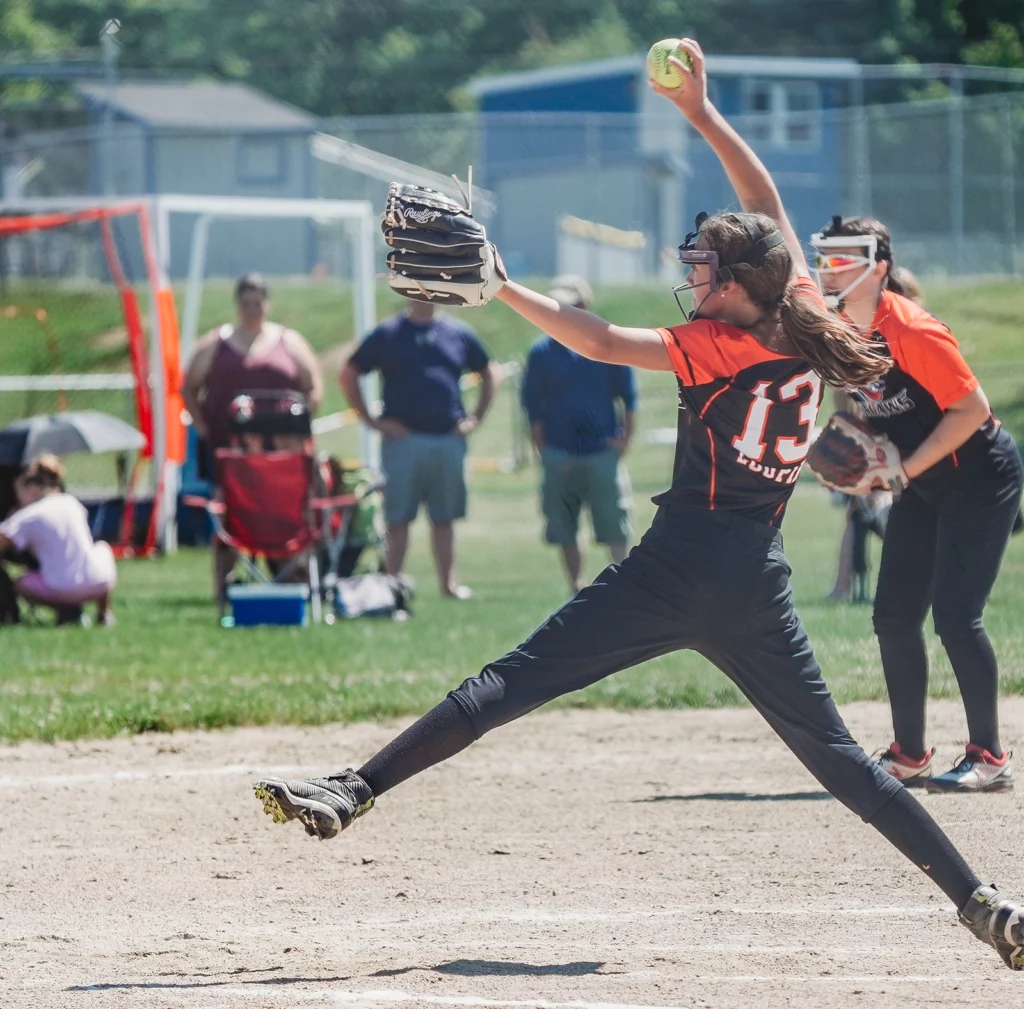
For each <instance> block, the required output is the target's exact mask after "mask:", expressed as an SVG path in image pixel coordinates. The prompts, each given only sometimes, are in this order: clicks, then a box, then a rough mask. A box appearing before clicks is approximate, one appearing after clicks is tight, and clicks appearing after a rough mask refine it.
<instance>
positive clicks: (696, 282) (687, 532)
mask: <svg viewBox="0 0 1024 1009" xmlns="http://www.w3.org/2000/svg"><path fill="white" fill-rule="evenodd" d="M684 45H685V47H686V49H687V51H688V52H689V54H690V56H691V57H692V59H693V72H692V73H689V72H688V71H686V70H685V69H684V68H683V67H682V64H681V63H680V64H679V67H680V69H681V70H682V72H683V73H684V74H685V81H686V83H685V85H684V86H683V87H682V88H680V89H677V91H672V92H662V93H663V94H666V95H668V96H669V97H671V98H672V99H673V100H674V101H675V103H676V105H677V106H678V107H679V108H680V109H681V111H682V112H683V113H684V114H685V115H686V116H687V117H688V118H689V119H690V121H691V122H692V123H693V125H694V126H695V127H696V128H697V130H698V131H699V132H700V133H701V134H702V135H703V136H704V138H705V139H706V140H707V142H708V143H709V144H710V145H711V147H712V148H713V149H714V150H715V152H716V153H717V154H718V156H719V158H720V159H721V161H722V164H723V166H724V168H725V170H726V173H727V174H728V176H729V179H730V181H731V182H732V184H733V188H734V189H735V190H736V193H737V196H738V197H739V200H740V203H741V205H742V206H743V210H744V213H740V214H715V215H714V216H711V217H704V218H703V219H702V220H701V222H700V226H699V227H698V230H697V232H696V233H694V234H692V235H690V236H689V239H688V241H687V242H685V243H684V245H683V246H682V247H681V249H680V258H681V259H682V261H683V262H685V263H687V264H689V266H690V272H689V274H688V275H687V278H686V283H685V284H684V285H683V287H682V288H681V289H680V290H686V291H689V292H692V295H693V302H694V310H693V312H692V314H691V315H690V318H689V321H688V323H687V324H685V325H681V326H672V327H668V328H665V329H639V328H638V329H630V328H625V327H622V326H616V325H612V324H610V323H607V322H605V321H604V320H602V319H600V318H598V317H597V316H595V315H591V314H590V313H588V312H585V311H582V310H580V309H575V308H571V307H567V306H564V305H561V304H559V303H558V302H557V301H554V300H553V299H551V298H547V297H545V296H543V295H540V294H537V293H534V292H533V291H530V290H528V289H527V288H525V287H523V286H521V285H519V284H515V283H511V282H509V283H507V284H506V285H505V286H504V287H503V288H502V289H501V290H500V291H499V292H498V294H497V297H498V298H500V299H501V300H502V301H504V302H505V304H506V305H508V306H509V307H510V308H512V309H513V310H514V311H516V312H518V313H519V314H520V315H521V316H523V317H524V318H525V319H527V320H528V321H529V322H531V323H532V324H533V325H535V326H536V327H537V328H538V329H540V330H542V331H543V332H545V333H548V334H550V335H551V336H553V337H554V338H555V339H556V340H558V341H560V342H562V343H564V344H565V345H566V346H568V347H571V348H572V349H573V350H575V351H577V352H578V353H580V354H583V355H584V356H586V357H590V358H592V359H595V360H599V361H607V362H610V363H615V364H626V365H632V366H634V367H639V368H647V369H649V370H653V371H674V372H675V374H676V377H677V378H678V382H679V395H680V411H679V427H680V431H679V439H678V448H677V453H676V463H675V472H674V474H673V479H672V486H671V488H670V490H668V491H667V492H666V493H665V494H663V495H661V496H660V497H659V498H656V499H655V500H656V502H657V503H658V505H659V510H658V513H657V516H656V517H655V520H654V523H653V525H652V526H651V528H650V529H649V530H648V531H647V533H646V534H645V535H644V537H643V539H642V541H641V542H640V543H639V544H638V545H637V546H636V547H634V549H633V550H632V551H631V552H630V554H629V556H628V557H627V558H626V559H625V561H623V563H622V564H621V565H612V566H611V567H608V568H606V569H605V570H604V572H602V574H601V575H599V576H598V578H597V579H596V581H595V582H594V583H593V584H592V585H589V586H587V587H586V588H584V589H582V590H580V592H578V593H577V594H576V595H575V596H574V597H573V599H572V600H570V602H568V603H567V604H566V605H565V606H563V607H562V608H561V609H559V610H558V611H557V612H556V613H554V614H553V615H552V616H551V617H550V618H549V619H548V620H547V621H546V622H545V623H543V624H541V626H540V627H538V628H537V630H536V631H534V632H533V634H531V635H530V637H529V638H528V639H527V640H526V641H525V642H523V644H521V645H519V646H518V647H517V648H515V649H513V650H512V651H510V652H508V653H507V654H506V655H504V656H502V657H501V658H499V659H497V660H496V661H494V662H491V663H489V664H488V665H487V666H485V667H484V669H483V671H482V672H481V673H480V674H479V675H478V676H474V677H472V678H471V679H468V680H466V681H465V682H464V683H463V684H462V685H461V686H460V687H458V688H457V689H456V690H454V691H452V692H451V693H450V694H449V695H448V697H447V698H446V699H445V700H444V701H442V702H441V703H440V704H439V705H437V706H436V707H435V708H433V709H432V710H431V711H429V712H428V713H427V714H426V715H424V716H423V717H422V718H421V719H420V720H419V721H417V722H416V723H415V724H413V725H412V726H410V727H409V728H408V729H406V730H405V731H404V732H402V733H401V734H400V735H399V736H398V737H397V738H396V739H394V740H393V741H392V742H391V743H389V744H388V745H387V746H385V747H384V749H383V750H381V751H380V752H379V753H378V754H376V755H375V756H373V757H371V758H370V760H369V761H368V762H367V763H366V764H364V765H363V766H362V767H361V768H359V770H358V771H353V770H346V771H342V772H339V773H337V774H332V775H329V776H327V777H324V778H315V779H312V780H306V781H283V780H279V779H267V780H263V781H260V782H258V783H257V785H256V794H257V796H258V797H259V798H260V799H261V800H262V801H263V804H264V809H265V810H266V812H267V813H269V814H271V815H272V816H273V817H274V820H275V821H276V822H279V823H284V822H286V821H288V820H292V819H298V820H299V821H300V822H301V823H302V824H303V825H304V826H305V828H306V831H307V832H308V833H309V834H311V835H314V836H318V837H320V838H322V839H323V838H331V837H334V836H335V835H336V834H337V833H338V832H339V831H340V830H342V829H344V828H345V827H347V826H349V824H351V823H352V821H353V820H354V819H355V818H356V817H358V816H360V815H362V814H364V813H366V812H367V811H369V809H370V808H371V807H372V805H373V803H374V801H375V799H376V798H377V797H378V796H380V795H381V794H383V793H384V792H386V791H387V790H388V789H390V788H393V787H394V786H395V785H398V784H399V783H400V782H402V781H405V780H406V779H407V778H410V777H412V776H413V775H414V774H417V773H418V772H420V771H422V770H424V769H425V768H427V767H430V766H431V765H433V764H436V763H438V762H440V761H442V760H445V759H447V758H449V757H451V756H453V755H454V754H456V753H458V752H459V751H460V750H462V749H464V748H465V747H467V746H469V745H470V744H471V743H472V742H474V741H475V740H476V739H478V738H479V737H480V736H481V735H482V734H483V733H485V732H488V731H489V730H491V729H494V728H497V727H498V726H499V725H503V724H505V723H506V722H510V721H512V720H513V719H515V718H519V717H520V716H522V715H525V714H526V713H527V712H529V711H532V710H533V709H534V708H537V707H539V706H540V705H542V704H544V703H545V702H546V701H549V700H551V699H552V698H554V697H558V696H560V695H562V694H565V693H568V692H569V691H573V690H578V689H580V688H582V687H585V686H587V685H588V684H590V683H593V682H595V681H597V680H600V679H602V678H604V677H606V676H609V675H611V674H612V673H615V672H617V671H619V670H621V669H625V668H626V667H628V666H633V665H636V664H638V663H640V662H643V661H645V660H646V659H650V658H653V657H655V656H657V655H664V654H665V653H667V652H672V651H675V650H677V649H683V648H690V649H694V650H696V651H699V652H700V653H701V654H703V655H705V656H706V657H707V658H708V659H710V660H711V661H712V662H713V663H715V665H717V666H718V667H719V668H720V669H721V670H722V671H723V672H724V673H725V674H726V675H727V676H729V677H730V679H732V681H733V682H734V683H735V684H736V685H737V686H738V687H739V688H740V690H742V691H743V693H744V694H745V695H746V696H747V697H748V698H749V699H750V701H751V703H752V704H753V705H754V707H755V708H757V710H758V711H760V712H761V714H762V715H763V716H764V717H765V719H766V720H767V721H768V723H769V724H770V725H771V726H772V728H774V729H775V731H776V732H778V734H779V735H780V736H781V737H782V739H783V740H785V742H786V743H787V744H788V745H789V747H790V748H791V749H792V750H793V752H794V753H795V754H796V756H797V757H798V758H799V759H800V760H801V761H802V762H803V763H804V764H805V765H806V767H807V768H808V770H810V772H811V773H812V774H813V775H814V776H815V777H816V778H817V779H818V780H819V781H820V782H821V783H822V784H823V785H824V786H825V787H826V788H828V789H829V791H831V792H832V793H833V795H835V796H836V797H837V798H838V799H840V801H842V802H843V803H844V804H845V805H847V806H848V807H849V808H850V809H852V810H853V811H854V812H856V813H858V814H859V815H860V816H861V817H862V818H863V819H864V820H866V821H867V822H868V823H871V824H872V825H873V826H875V827H876V828H877V829H878V830H879V831H880V832H881V833H882V834H883V835H884V836H885V837H886V838H888V839H889V840H890V841H891V842H892V843H893V844H894V845H895V846H896V847H897V848H898V849H899V850H900V851H902V852H903V853H904V854H905V855H906V856H907V857H908V858H910V859H911V860H912V861H913V862H914V863H915V864H916V865H918V866H919V867H920V868H921V869H922V870H923V871H924V872H926V873H927V874H928V875H929V876H930V877H931V878H932V879H933V880H934V881H935V882H936V883H937V884H938V885H939V886H940V887H941V888H942V889H943V890H944V891H945V892H946V893H947V894H948V895H949V897H950V898H951V899H952V900H953V901H954V903H955V904H956V906H957V907H958V908H960V909H961V919H962V920H963V921H964V923H965V924H966V925H968V927H970V928H971V930H972V931H973V932H974V933H975V934H976V935H977V936H978V937H979V938H982V939H983V940H984V941H986V942H988V943H990V944H991V945H993V946H995V948H996V949H997V950H998V952H999V953H1000V955H1001V956H1002V958H1003V960H1004V962H1005V963H1006V964H1007V965H1008V966H1011V967H1013V968H1014V969H1024V955H1022V949H1021V947H1022V946H1024V925H1022V924H1021V922H1020V914H1021V908H1020V906H1018V905H1016V904H1011V903H1009V902H1008V901H1005V900H1003V899H1002V898H1001V897H1000V896H999V895H998V894H997V892H996V891H995V889H994V888H992V887H985V886H982V885H981V883H980V881H979V880H978V878H977V877H976V876H975V874H974V873H973V872H972V871H971V869H970V867H969V866H968V865H967V863H966V862H965V861H964V859H963V858H962V857H961V856H960V854H959V853H958V852H957V851H956V849H955V848H954V847H953V846H952V844H951V843H950V841H949V840H948V838H947V837H946V836H945V835H944V834H943V833H942V831H941V830H940V829H939V827H938V826H937V825H936V823H935V821H934V820H932V818H931V817H930V816H929V815H928V813H927V812H925V810H924V809H923V808H922V807H921V806H920V805H919V804H918V802H917V801H916V800H915V799H914V798H913V796H912V795H911V794H910V793H909V792H908V791H907V790H906V789H905V788H904V787H903V785H902V784H901V783H900V782H899V781H898V780H897V779H896V778H894V777H892V776H891V775H889V774H887V773H886V772H885V771H884V770H883V769H882V768H881V767H879V765H878V764H877V763H875V762H874V761H872V760H871V759H870V758H869V757H868V755H867V754H866V753H865V752H864V751H863V750H862V749H861V748H860V747H859V746H858V745H857V744H856V742H854V740H853V738H852V737H851V736H850V733H849V731H848V730H847V728H846V726H845V725H844V724H843V721H842V719H841V718H840V716H839V712H838V711H837V710H836V707H835V704H834V703H833V701H832V698H831V696H830V694H829V691H828V688H827V686H826V685H825V682H824V680H823V679H822V676H821V670H820V668H819V666H818V664H817V662H816V661H815V659H814V655H813V653H812V651H811V646H810V643H809V642H808V640H807V635H806V634H805V633H804V630H803V627H802V626H801V623H800V620H799V618H798V617H797V615H796V613H795V611H794V609H793V597H792V594H791V592H790V588H789V574H790V569H789V565H788V563H787V561H786V558H785V555H784V554H783V551H782V542H781V536H780V532H779V526H780V525H781V523H782V519H783V515H784V512H785V508H786V502H787V501H788V500H789V497H790V495H791V494H792V492H793V486H794V482H795V479H796V474H797V472H798V471H799V469H800V466H801V464H802V462H803V459H804V457H805V455H806V453H807V449H808V446H809V442H810V436H811V431H812V430H813V426H814V421H815V417H816V415H817V411H818V405H819V399H820V394H821V381H822V378H824V379H826V380H828V381H831V382H835V383H837V384H839V385H841V386H845V387H854V386H861V385H865V384H868V383H870V382H873V381H877V380H879V379H880V378H881V377H882V375H884V374H885V372H886V371H888V369H889V366H890V363H891V362H890V360H889V357H888V355H886V354H885V352H884V348H881V347H874V346H872V345H870V344H869V343H867V342H866V341H865V340H864V339H863V338H862V337H861V336H860V334H859V333H858V332H857V331H856V330H855V329H854V328H853V327H852V326H851V325H850V324H849V323H847V322H844V321H843V320H842V319H840V318H839V317H837V316H835V315H832V314H830V313H829V311H828V309H827V308H826V306H825V304H824V301H823V300H822V298H821V295H820V293H819V292H818V290H817V287H816V285H814V283H813V281H812V280H811V279H810V276H809V271H808V269H807V264H806V262H805V260H804V255H803V252H802V251H801V248H800V243H799V242H798V240H797V238H796V236H795V234H794V233H793V229H792V227H791V226H790V223H789V221H788V219H787V218H786V215H785V212H784V211H783V208H782V203H781V201H780V199H779V195H778V192H777V190H776V189H775V186H774V184H773V182H772V180H771V177H770V176H769V175H768V173H767V172H766V170H765V168H764V166H763V165H762V164H761V163H760V162H759V161H758V160H757V157H756V156H755V155H754V153H753V151H751V150H750V148H749V147H748V146H747V145H746V144H745V143H744V142H743V141H742V140H741V139H740V137H739V136H738V135H737V134H736V133H735V132H734V131H733V130H732V129H731V128H730V127H729V126H728V124H727V123H726V122H725V120H724V119H723V118H722V117H721V116H720V115H719V114H718V112H717V111H716V110H715V109H714V108H713V107H712V106H711V104H710V103H709V102H708V100H707V82H706V78H705V75H704V58H703V55H702V53H701V51H700V48H699V47H698V46H697V44H696V43H694V42H692V41H689V40H686V41H685V42H684ZM819 376H820V377H819Z"/></svg>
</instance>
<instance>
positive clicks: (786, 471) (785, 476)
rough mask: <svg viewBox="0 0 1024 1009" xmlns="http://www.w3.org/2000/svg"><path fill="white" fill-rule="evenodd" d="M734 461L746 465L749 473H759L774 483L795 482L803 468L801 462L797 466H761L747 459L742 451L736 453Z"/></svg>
mask: <svg viewBox="0 0 1024 1009" xmlns="http://www.w3.org/2000/svg"><path fill="white" fill-rule="evenodd" d="M736 462H737V463H739V465H741V466H746V468H747V469H749V470H750V472H751V473H759V474H760V475H761V476H762V477H764V479H765V480H771V481H774V482H775V483H796V481H797V479H798V478H799V476H800V470H802V469H803V468H804V464H803V463H800V464H799V465H798V466H762V465H761V463H759V462H757V461H755V460H754V459H748V458H747V457H746V456H745V455H744V454H743V453H742V452H737V453H736Z"/></svg>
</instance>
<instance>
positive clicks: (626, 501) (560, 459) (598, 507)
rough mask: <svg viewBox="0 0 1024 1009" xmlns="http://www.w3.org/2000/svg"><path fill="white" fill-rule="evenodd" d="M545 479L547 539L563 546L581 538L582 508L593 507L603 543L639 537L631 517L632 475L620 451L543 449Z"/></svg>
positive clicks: (543, 506)
mask: <svg viewBox="0 0 1024 1009" xmlns="http://www.w3.org/2000/svg"><path fill="white" fill-rule="evenodd" d="M541 462H542V464H543V467H544V478H543V481H542V483H541V489H540V499H541V509H542V510H543V512H544V520H545V528H544V539H545V540H547V542H548V543H554V544H557V545H558V546H569V545H570V544H572V543H575V542H576V538H577V535H578V533H579V522H580V510H581V509H582V507H583V506H584V505H586V506H587V507H589V509H590V520H591V522H592V523H593V525H594V539H595V540H596V541H597V542H598V543H628V542H629V540H630V538H631V537H632V535H633V525H632V523H631V522H630V520H629V506H630V495H631V493H632V490H631V488H630V485H629V474H628V473H627V472H626V467H625V465H624V464H623V462H622V459H621V458H620V457H619V454H618V452H616V451H615V449H612V448H609V449H605V450H604V451H601V452H594V453H593V454H591V455H572V454H571V453H569V452H564V451H563V450H562V449H559V448H550V447H548V448H545V449H544V451H543V452H542V453H541Z"/></svg>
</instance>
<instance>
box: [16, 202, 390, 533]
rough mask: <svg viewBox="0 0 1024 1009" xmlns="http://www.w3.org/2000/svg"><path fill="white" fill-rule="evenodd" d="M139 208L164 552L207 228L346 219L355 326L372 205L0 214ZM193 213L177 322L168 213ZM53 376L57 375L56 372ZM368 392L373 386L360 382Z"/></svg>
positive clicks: (32, 208)
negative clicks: (228, 223) (221, 224)
mask: <svg viewBox="0 0 1024 1009" xmlns="http://www.w3.org/2000/svg"><path fill="white" fill-rule="evenodd" d="M88 211H97V212H100V213H140V221H141V222H142V223H143V225H144V234H145V236H146V237H145V239H144V243H143V244H144V254H145V260H146V273H147V284H148V286H149V289H150V319H149V324H150V325H149V328H150V339H149V344H150V353H149V376H148V386H149V394H150V398H151V402H152V412H153V443H152V450H153V452H152V458H153V471H154V477H155V479H154V483H155V485H156V486H155V487H154V509H155V510H156V514H157V518H156V540H157V543H158V544H159V545H160V546H161V547H162V548H163V549H164V550H165V551H168V552H171V551H173V550H175V549H176V548H177V525H176V518H177V501H178V494H179V489H180V466H181V463H182V462H183V461H184V453H185V432H184V425H183V423H182V413H183V410H184V405H183V403H182V400H181V393H180V389H181V378H182V366H183V363H184V362H186V361H187V359H188V355H189V354H191V352H192V348H193V346H194V344H195V339H196V336H197V329H198V324H199V307H200V302H201V299H202V288H203V282H204V272H205V263H206V251H207V246H208V243H209V233H210V228H211V226H212V225H214V224H215V223H216V222H217V221H219V220H240V219H251V220H258V219H275V218H276V219H289V218H290V219H293V220H295V219H297V220H303V219H305V220H314V221H337V222H349V223H351V224H352V227H351V228H350V229H347V231H348V240H349V242H350V244H351V252H352V257H351V258H352V264H353V293H354V298H353V305H354V308H353V312H354V316H355V318H354V323H355V331H356V333H360V334H364V333H368V332H369V331H370V330H371V329H373V327H374V326H375V325H376V320H377V308H376V289H375V277H374V233H375V225H374V210H373V204H372V203H370V202H369V201H368V200H317V199H291V198H288V197H240V196H192V195H187V194H162V195H159V196H152V197H131V198H117V199H111V198H106V199H105V198H103V197H89V196H76V197H52V198H51V197H24V198H21V199H18V200H13V201H0V215H6V214H15V213H21V214H33V215H36V214H41V213H49V212H54V213H82V212H88ZM176 214H177V215H182V214H187V215H191V216H193V217H195V222H194V224H193V227H192V231H191V236H190V252H189V269H188V278H187V282H186V288H185V302H184V309H183V313H182V323H181V326H180V327H179V322H178V315H177V309H176V306H175V301H174V291H173V289H172V286H171V254H172V248H171V221H172V218H173V217H174V215H176ZM57 381H59V380H57ZM366 392H367V395H368V397H369V398H371V399H373V398H375V390H374V389H370V388H368V389H367V390H366ZM363 455H364V458H365V459H366V461H367V462H368V464H369V465H371V466H373V467H376V466H378V465H379V459H380V447H379V437H378V436H377V435H376V433H375V432H372V431H369V430H364V432H363Z"/></svg>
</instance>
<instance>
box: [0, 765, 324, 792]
mask: <svg viewBox="0 0 1024 1009" xmlns="http://www.w3.org/2000/svg"><path fill="white" fill-rule="evenodd" d="M322 772H323V767H322V766H321V767H308V766H305V765H303V766H299V765H292V766H286V767H271V768H268V767H257V766H255V765H253V764H225V765H223V766H222V767H168V768H163V769H154V770H152V771H80V772H76V773H71V774H4V775H0V788H26V787H29V788H32V787H39V786H40V785H67V786H69V787H70V786H78V785H84V784H91V785H101V784H110V785H117V784H122V783H124V782H127V781H162V780H165V779H167V778H227V777H231V776H233V775H236V774H238V775H242V774H245V775H250V776H255V777H259V776H260V775H263V776H264V777H268V776H273V777H279V776H281V775H286V774H290V775H300V776H301V775H306V774H320V773H322Z"/></svg>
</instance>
